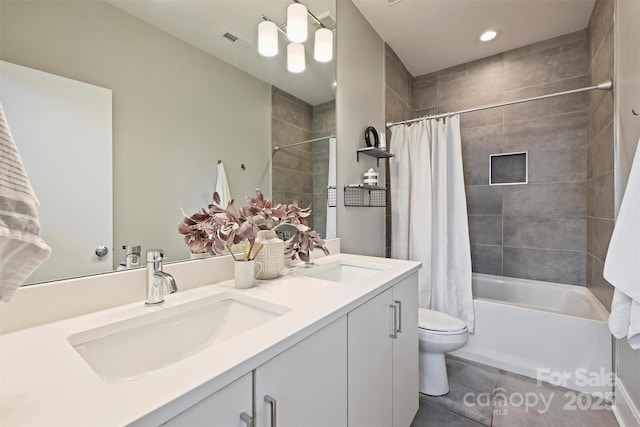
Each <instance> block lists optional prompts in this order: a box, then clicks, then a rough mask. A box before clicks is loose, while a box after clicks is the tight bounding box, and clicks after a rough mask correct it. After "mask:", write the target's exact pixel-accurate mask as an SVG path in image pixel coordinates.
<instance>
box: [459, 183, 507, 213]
mask: <svg viewBox="0 0 640 427" xmlns="http://www.w3.org/2000/svg"><path fill="white" fill-rule="evenodd" d="M502 190H503V187H502V186H496V185H494V186H489V185H471V186H469V185H468V186H466V187H465V192H466V195H467V213H468V214H469V215H501V214H502Z"/></svg>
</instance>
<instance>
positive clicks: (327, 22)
mask: <svg viewBox="0 0 640 427" xmlns="http://www.w3.org/2000/svg"><path fill="white" fill-rule="evenodd" d="M317 17H318V19H319V20H320V22H322V25H324V27H325V28H328V29H330V30H335V29H336V18H334V17H333V15H331V12H329V11H326V12H324V13H321V14H320V15H318V16H317Z"/></svg>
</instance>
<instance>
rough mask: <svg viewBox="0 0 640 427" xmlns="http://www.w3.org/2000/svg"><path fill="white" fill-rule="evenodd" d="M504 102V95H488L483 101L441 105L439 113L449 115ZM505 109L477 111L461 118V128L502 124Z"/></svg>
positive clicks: (452, 101) (461, 101)
mask: <svg viewBox="0 0 640 427" xmlns="http://www.w3.org/2000/svg"><path fill="white" fill-rule="evenodd" d="M498 102H502V93H498V94H491V95H487V96H486V97H485V98H483V99H482V100H469V99H467V98H463V99H452V100H451V102H450V103H447V104H439V105H438V113H440V114H441V113H449V112H454V111H460V110H464V109H467V108H473V107H478V106H480V105H484V104H494V103H498ZM504 108H505V107H497V108H490V109H488V110H480V111H475V112H473V113H466V114H463V115H461V116H460V128H461V129H462V128H472V127H476V126H487V125H495V124H501V123H502V110H503V109H504Z"/></svg>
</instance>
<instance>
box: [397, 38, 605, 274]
mask: <svg viewBox="0 0 640 427" xmlns="http://www.w3.org/2000/svg"><path fill="white" fill-rule="evenodd" d="M607 32H608V27H607V29H605V30H604V31H601V33H602V34H603V37H604V36H606V35H607ZM591 38H592V35H591V34H589V35H588V34H587V32H586V31H585V30H580V31H576V32H573V33H570V34H565V35H562V36H558V37H555V38H552V39H549V40H544V41H541V42H538V43H534V44H532V45H529V46H525V47H522V48H518V49H514V50H511V51H508V52H505V53H502V54H498V55H494V56H491V57H488V58H483V59H480V60H477V61H472V62H469V63H466V64H461V65H458V66H455V67H450V68H448V69H445V70H440V71H437V72H434V73H430V74H428V75H423V76H417V77H415V78H413V79H411V78H409V80H408V82H409V83H410V85H411V88H412V90H407V91H406V93H407V101H406V105H404V107H405V108H404V110H403V102H402V101H404V100H403V99H402V97H397V93H396V92H400V93H402V89H401V88H400V87H399V84H398V82H399V80H401V79H400V78H398V81H396V80H393V81H391V80H390V77H393V79H396V77H395V76H400V77H402V73H400V72H398V70H399V69H401V68H402V67H399V68H397V69H394V70H395V71H393V70H391V71H389V72H388V74H389V76H388V77H387V86H388V92H390V93H391V95H389V96H388V97H387V118H389V117H393V118H394V121H396V120H403V119H406V118H414V117H423V116H425V115H433V114H435V113H446V112H452V111H458V110H461V109H465V108H472V107H477V106H481V105H485V104H491V103H496V102H501V101H509V100H516V99H523V98H528V97H534V96H539V95H545V94H549V93H554V92H560V91H565V90H570V89H576V88H581V87H584V86H586V85H587V84H588V81H589V58H590V56H589V50H590V46H589V43H590V40H591ZM388 50H389V51H390V50H391V49H390V48H388ZM386 55H387V57H388V59H387V60H389V61H395V62H398V63H401V61H399V59H398V57H397V55H395V54H393V52H387V54H386ZM601 55H605V53H602V54H601ZM601 57H602V58H605V57H606V56H601ZM391 65H393V67H395V66H396V65H398V64H390V66H391ZM602 68H603V69H606V67H602ZM394 73H395V74H394ZM598 73H602V72H600V71H598ZM411 93H412V96H410V95H411ZM600 95H601V96H604V95H606V94H600ZM394 96H396V97H397V98H399V99H394ZM594 99H595V98H591V97H588V96H587V94H586V93H578V94H573V95H568V96H561V97H555V98H549V99H545V100H538V101H533V102H527V103H522V104H517V105H512V106H508V107H501V108H493V109H488V110H483V111H478V112H474V113H468V114H463V115H462V116H461V136H462V151H463V167H464V179H465V192H466V198H467V211H468V214H469V227H470V230H469V233H470V239H471V242H472V261H473V269H474V271H478V272H485V273H490V274H502V273H503V266H502V263H503V250H502V245H514V246H513V248H516V249H523V248H521V246H524V248H525V249H534V250H535V249H537V250H541V251H542V254H547V255H548V254H549V252H544V251H545V250H547V249H549V250H553V251H558V252H560V253H561V254H565V252H563V251H565V250H568V251H574V252H575V254H576V255H575V257H573V255H570V256H569V259H570V261H569V264H570V268H569V270H568V272H567V274H566V276H568V277H569V279H570V280H573V281H575V282H580V284H584V283H585V282H586V279H585V276H586V261H585V257H586V244H587V230H586V228H587V225H586V219H585V215H586V213H587V194H588V192H589V189H590V190H591V191H592V192H595V191H596V190H598V189H599V188H600V187H598V186H597V185H596V184H595V183H592V184H593V185H591V187H588V185H587V182H586V180H587V169H588V165H587V163H588V161H589V158H590V157H589V156H591V157H594V158H595V156H600V153H601V152H603V151H604V149H605V148H606V143H605V142H601V143H599V144H598V145H594V146H589V142H590V139H589V135H590V133H589V132H590V131H589V129H590V128H591V130H592V131H593V130H594V129H595V130H597V129H602V126H600V127H598V126H595V125H594V124H593V123H592V122H593V120H589V117H588V113H587V107H588V104H589V105H591V109H590V114H591V116H596V117H597V118H598V120H600V122H601V123H602V124H603V125H605V126H606V125H607V124H609V123H610V122H611V120H609V122H604V120H605V116H606V114H605V113H604V112H603V111H601V110H602V109H603V108H604V109H606V108H608V104H607V102H608V101H607V100H606V99H605V100H604V104H603V105H597V104H595V103H594ZM599 99H600V98H599ZM600 104H602V102H600ZM612 105H613V104H611V106H612ZM403 114H404V115H405V117H401V116H402V115H403ZM590 118H591V119H592V117H590ZM600 122H599V123H600ZM603 138H604V137H603ZM518 151H527V152H528V153H529V184H526V185H515V186H489V185H488V181H489V156H490V154H497V153H510V152H518ZM607 155H609V153H607ZM609 158H611V156H610V155H609ZM592 163H593V161H592ZM602 167H604V168H606V167H607V166H604V165H602ZM591 177H592V178H593V176H591ZM389 197H392V195H389ZM596 211H597V210H596ZM501 216H502V218H501ZM532 218H533V219H532ZM528 221H530V223H529V222H528ZM502 226H504V227H505V230H504V235H503V233H502V230H500V228H501V227H502ZM508 239H509V240H508ZM507 241H509V242H510V243H509V244H507ZM536 245H538V246H536ZM387 246H389V240H388V241H387ZM529 246H533V247H531V248H529ZM572 253H573V252H572ZM556 255H557V254H556ZM576 257H577V258H578V261H575V259H574V258H576ZM580 259H582V261H581V264H582V265H583V266H584V268H583V269H584V271H583V272H582V274H581V275H578V274H576V273H575V271H574V269H575V268H577V267H576V265H578V264H580ZM506 261H507V260H506V255H505V262H506ZM558 268H560V267H558V266H555V267H553V268H552V270H553V271H552V273H553V275H557V276H558V277H560V274H559V273H558V272H557V271H555V270H556V269H558ZM556 273H558V274H556ZM562 281H564V282H566V281H567V280H564V279H563V280H562Z"/></svg>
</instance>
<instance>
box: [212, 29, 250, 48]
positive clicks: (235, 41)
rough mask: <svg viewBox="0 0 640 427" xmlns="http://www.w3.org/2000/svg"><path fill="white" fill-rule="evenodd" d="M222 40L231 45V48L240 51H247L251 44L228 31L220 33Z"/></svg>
mask: <svg viewBox="0 0 640 427" xmlns="http://www.w3.org/2000/svg"><path fill="white" fill-rule="evenodd" d="M219 35H220V36H221V37H222V38H223V39H224V40H226V41H228V42H229V43H231V44H232V45H233V47H235V48H237V49H240V50H245V49H247V48H248V47H249V46H251V43H249V42H248V41H246V40H243V39H241V38H240V37H239V36H237V35H235V34H233V33H232V32H229V31H223V32H222V33H220V34H219Z"/></svg>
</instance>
